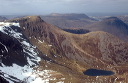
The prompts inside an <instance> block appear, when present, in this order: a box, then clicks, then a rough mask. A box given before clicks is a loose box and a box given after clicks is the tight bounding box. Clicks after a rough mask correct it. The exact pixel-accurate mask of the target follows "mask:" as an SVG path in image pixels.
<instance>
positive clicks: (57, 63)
mask: <svg viewBox="0 0 128 83" xmlns="http://www.w3.org/2000/svg"><path fill="white" fill-rule="evenodd" d="M111 19H113V18H111ZM114 19H115V18H114ZM9 22H18V23H19V24H20V30H21V32H22V34H23V35H24V36H25V38H26V39H28V40H29V42H30V43H31V44H32V45H34V46H36V47H37V49H38V50H39V51H38V52H39V53H42V56H41V57H42V60H41V62H40V67H39V68H40V70H43V69H44V68H46V69H50V70H51V69H52V70H54V71H56V72H57V73H55V72H54V77H56V78H57V77H58V78H57V79H56V80H54V81H52V82H53V83H55V82H58V79H59V77H60V78H62V77H63V78H64V80H62V82H66V83H68V82H72V83H81V82H82V83H84V82H85V81H86V82H87V83H88V82H99V83H100V82H101V83H113V82H117V83H118V82H124V83H125V82H126V83H127V80H126V78H127V75H128V73H127V65H128V64H127V63H128V60H127V58H128V44H127V43H125V42H123V41H121V40H120V39H118V38H117V37H115V36H113V35H112V34H109V33H107V32H103V31H96V32H90V33H87V34H72V33H68V32H65V31H63V30H61V29H59V28H57V27H55V26H53V25H50V24H47V23H46V22H44V21H43V20H42V19H41V18H40V17H39V16H28V17H24V18H18V19H13V20H10V21H9ZM114 24H115V23H114ZM14 47H15V46H14ZM21 49H24V47H22V48H21ZM19 50H20V49H19ZM37 55H38V54H37ZM44 55H45V56H44ZM26 56H27V55H26ZM44 60H45V61H44ZM89 68H94V69H101V70H108V71H113V72H114V73H115V74H114V75H111V76H105V77H104V76H99V77H96V76H94V77H90V76H86V75H84V73H83V72H84V71H85V70H87V69H89ZM58 73H59V74H58ZM51 77H52V76H51ZM42 78H43V77H42ZM59 81H60V79H59Z"/></svg>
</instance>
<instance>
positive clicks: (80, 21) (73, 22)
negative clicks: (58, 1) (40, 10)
mask: <svg viewBox="0 0 128 83" xmlns="http://www.w3.org/2000/svg"><path fill="white" fill-rule="evenodd" d="M41 18H42V19H43V20H44V21H46V22H47V23H50V24H53V25H55V26H58V27H60V28H83V27H84V26H86V25H88V24H92V23H93V22H96V20H95V19H93V18H90V17H88V16H87V15H85V14H75V13H72V14H58V13H53V14H51V15H47V16H41Z"/></svg>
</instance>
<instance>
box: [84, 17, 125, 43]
mask: <svg viewBox="0 0 128 83" xmlns="http://www.w3.org/2000/svg"><path fill="white" fill-rule="evenodd" d="M85 28H86V29H89V30H90V31H105V32H108V33H111V34H113V35H115V36H117V37H119V38H120V39H123V40H125V41H127V38H128V26H127V25H126V24H125V23H124V22H123V21H121V20H120V19H118V18H117V17H109V18H106V19H104V20H103V21H100V22H97V23H94V24H91V25H89V26H86V27H85Z"/></svg>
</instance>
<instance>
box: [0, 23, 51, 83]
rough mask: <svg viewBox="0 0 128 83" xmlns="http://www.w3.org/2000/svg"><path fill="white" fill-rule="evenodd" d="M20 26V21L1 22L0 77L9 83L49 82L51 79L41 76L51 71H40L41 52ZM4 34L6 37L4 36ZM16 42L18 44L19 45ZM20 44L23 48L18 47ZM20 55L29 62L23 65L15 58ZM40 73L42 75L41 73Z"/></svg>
mask: <svg viewBox="0 0 128 83" xmlns="http://www.w3.org/2000/svg"><path fill="white" fill-rule="evenodd" d="M19 27H20V25H19V23H9V22H6V23H5V22H0V77H2V78H3V79H5V80H6V82H7V81H8V82H9V83H15V82H18V83H21V82H25V83H47V82H48V80H50V79H43V78H40V76H46V77H47V76H48V75H47V73H48V72H51V71H50V70H43V71H38V63H39V61H40V60H41V58H40V57H39V56H38V54H39V53H38V51H37V50H36V47H35V46H33V45H31V44H30V43H29V41H28V40H27V39H26V38H25V37H24V35H23V34H22V31H21V30H20V28H19ZM4 35H5V37H3V36H4ZM6 37H10V38H9V39H7V38H6ZM3 38H5V39H3ZM15 42H16V43H17V44H18V45H17V46H16V43H15ZM11 45H12V46H11ZM19 46H21V49H18V47H19ZM14 47H16V49H15V50H13V49H14ZM11 52H14V54H11ZM15 52H16V53H15ZM19 55H20V56H19ZM10 57H11V58H10ZM19 57H21V58H20V59H23V61H24V60H25V61H27V62H26V63H24V64H22V65H21V64H20V61H19V62H18V61H17V60H15V59H14V58H16V59H19ZM12 58H13V59H14V60H13V59H12ZM20 59H19V60H20ZM12 60H13V61H12ZM15 61H16V62H15ZM21 61H22V60H21ZM8 63H9V65H8ZM10 64H11V65H10ZM33 68H35V69H33ZM40 73H41V75H39V74H40Z"/></svg>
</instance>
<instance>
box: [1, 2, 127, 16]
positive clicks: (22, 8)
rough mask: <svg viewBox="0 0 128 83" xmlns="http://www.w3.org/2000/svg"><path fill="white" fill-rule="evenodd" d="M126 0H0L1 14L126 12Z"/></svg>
mask: <svg viewBox="0 0 128 83" xmlns="http://www.w3.org/2000/svg"><path fill="white" fill-rule="evenodd" d="M127 4H128V0H0V6H1V7H0V15H3V14H8V15H9V14H49V13H85V14H86V13H128V5H127Z"/></svg>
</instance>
